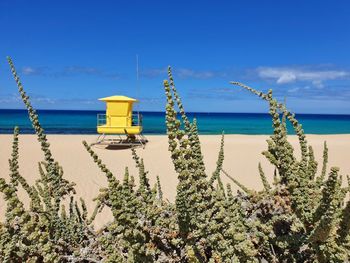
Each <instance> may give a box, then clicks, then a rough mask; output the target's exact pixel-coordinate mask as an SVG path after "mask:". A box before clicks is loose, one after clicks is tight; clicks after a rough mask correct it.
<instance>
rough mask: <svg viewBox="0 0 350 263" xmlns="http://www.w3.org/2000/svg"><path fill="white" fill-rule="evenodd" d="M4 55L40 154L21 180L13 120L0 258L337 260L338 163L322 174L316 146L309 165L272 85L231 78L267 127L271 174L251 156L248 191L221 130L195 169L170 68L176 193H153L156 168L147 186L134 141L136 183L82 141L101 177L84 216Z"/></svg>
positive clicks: (189, 126) (340, 252)
mask: <svg viewBox="0 0 350 263" xmlns="http://www.w3.org/2000/svg"><path fill="white" fill-rule="evenodd" d="M8 60H9V64H10V67H11V70H12V73H13V75H14V78H15V80H16V82H17V86H18V90H19V93H20V95H21V97H22V100H23V102H24V104H25V106H26V107H27V109H28V114H29V118H30V120H31V122H32V124H33V128H34V130H35V132H36V135H37V137H38V141H39V143H40V145H41V149H42V151H43V152H44V156H45V160H43V162H41V163H39V164H38V166H39V175H40V178H39V179H38V180H37V182H36V183H35V184H34V185H29V184H28V183H27V182H26V180H25V178H24V177H23V176H21V174H20V173H19V163H18V157H19V154H18V149H19V148H18V147H19V137H18V134H19V129H18V128H15V129H14V139H13V147H12V148H13V151H12V156H11V159H10V160H9V167H10V180H9V182H6V180H5V179H3V178H0V192H2V193H3V198H4V200H5V202H6V205H7V207H6V211H5V221H4V222H1V223H0V261H1V262H261V261H263V260H265V261H267V262H344V261H348V259H349V257H350V252H349V251H350V236H349V232H350V201H347V200H348V196H347V195H348V192H349V191H350V180H349V178H348V180H349V184H348V186H347V187H342V177H341V176H340V175H339V169H338V168H331V169H330V172H329V173H328V175H327V170H328V169H327V163H328V149H327V145H326V144H325V145H324V153H323V164H322V169H321V172H320V173H318V172H317V167H318V164H317V162H316V161H315V157H314V153H313V150H312V147H311V146H309V145H308V143H307V141H306V137H305V134H304V131H303V129H302V126H301V125H300V124H299V123H298V121H297V120H296V118H295V116H294V114H292V113H291V112H290V111H289V110H287V109H286V107H285V105H283V104H281V103H278V102H277V100H276V99H275V98H274V97H273V96H272V91H269V92H268V93H267V94H264V93H262V92H259V91H256V90H254V89H252V88H250V87H247V86H245V85H243V84H241V83H237V82H233V83H232V84H233V85H236V86H240V87H243V88H244V89H246V90H248V91H250V92H252V93H253V94H256V95H257V96H259V97H261V98H262V99H263V100H266V101H267V102H268V104H269V108H270V114H271V116H272V126H273V129H274V132H273V135H272V136H271V137H270V139H269V140H268V141H267V144H268V148H267V150H266V151H264V152H263V155H264V156H265V157H266V158H267V159H268V161H269V162H270V163H271V164H272V165H273V166H274V167H275V172H274V181H273V182H272V183H270V182H269V181H268V180H267V178H266V176H265V173H264V171H263V168H262V166H261V165H260V164H259V165H258V171H259V174H260V178H261V180H262V183H263V186H264V188H263V190H261V191H256V190H254V189H248V188H247V187H245V186H244V185H242V184H241V183H239V182H238V181H237V180H236V179H235V178H234V177H232V176H231V175H229V174H227V173H226V172H225V170H224V169H223V161H224V136H222V140H221V145H220V150H219V153H218V159H217V166H216V169H215V171H213V173H212V174H208V173H207V172H206V170H205V165H204V162H203V155H202V151H201V145H200V140H199V136H198V129H197V124H196V120H195V119H194V120H193V121H192V122H191V121H190V120H189V119H188V117H187V116H186V113H185V110H184V106H183V105H182V103H181V99H180V97H179V95H178V92H177V90H176V87H175V84H174V80H173V77H172V74H171V69H170V68H169V71H168V80H166V81H164V89H165V95H166V98H167V104H166V127H167V136H168V143H169V151H170V152H171V158H172V162H173V165H174V169H175V171H176V173H177V176H178V181H179V183H178V186H177V195H176V201H175V203H174V204H172V203H170V202H169V201H167V200H165V199H163V192H162V189H161V184H160V180H159V178H158V177H157V182H156V185H155V186H154V187H151V185H150V183H149V180H148V177H147V174H148V172H147V171H146V169H145V165H144V162H143V160H142V159H141V158H140V157H139V156H138V154H137V152H136V150H135V149H132V152H131V154H132V157H133V158H134V160H135V164H136V167H137V168H138V174H139V175H138V182H139V183H138V186H136V184H135V178H134V177H133V176H132V175H130V174H129V171H128V169H127V168H126V169H125V172H124V178H123V180H122V181H119V180H118V179H117V177H116V176H115V175H113V174H112V172H111V171H110V170H109V169H108V168H107V167H106V165H105V164H103V161H102V160H101V159H100V158H99V157H98V156H97V154H96V153H95V152H94V151H93V149H92V148H91V147H90V146H89V145H88V143H86V142H85V141H84V142H83V144H84V147H85V148H86V150H87V152H88V153H89V154H90V155H91V157H92V159H93V161H94V162H95V163H96V164H97V165H98V167H99V168H100V169H101V171H102V172H103V173H104V174H105V176H106V180H107V182H108V186H107V187H106V188H103V189H101V190H100V194H99V196H97V197H96V198H95V201H96V207H95V210H94V212H93V213H92V215H91V216H90V217H89V216H88V213H87V210H86V206H85V202H84V200H82V199H80V202H79V203H78V202H77V201H76V199H77V198H76V195H75V191H74V183H71V182H69V181H67V180H65V179H64V178H63V169H62V167H60V165H59V164H58V163H57V162H56V161H55V160H54V158H53V156H52V154H51V151H50V145H49V143H48V141H47V138H46V135H45V133H44V130H43V128H42V127H41V125H40V123H39V119H38V116H37V114H36V112H35V110H34V109H33V107H32V106H31V104H30V101H29V97H28V96H27V95H26V93H25V91H24V90H23V87H22V84H21V82H20V80H19V77H18V76H17V73H16V70H15V68H14V65H13V63H12V61H11V59H10V58H9V59H8ZM177 110H178V112H177ZM178 113H179V114H180V116H181V119H178V118H177V116H178ZM287 121H289V122H290V123H291V124H292V127H293V129H294V131H295V133H296V134H297V136H298V138H299V145H300V150H301V157H300V158H297V157H296V155H295V154H294V149H293V147H292V145H291V144H290V143H289V142H288V138H287V128H286V127H287V126H286V122H287ZM181 127H183V128H181ZM222 174H223V175H225V176H227V177H228V178H230V179H231V180H232V182H233V183H234V184H236V185H238V186H239V187H240V188H241V190H240V191H238V192H237V194H236V195H234V194H233V192H232V190H231V185H230V184H227V185H226V186H224V184H223V182H222V179H221V175H222ZM19 186H21V188H23V189H24V190H25V191H26V192H27V194H28V196H29V199H30V206H29V208H26V207H25V205H24V204H23V202H22V201H21V200H20V199H19V197H18V194H17V191H18V189H19ZM65 199H68V200H67V201H68V202H67V201H65ZM67 203H68V206H69V208H68V209H66V208H65V204H67ZM105 207H107V208H108V209H110V210H111V211H112V214H113V218H114V219H113V221H112V222H110V223H109V224H108V225H106V226H105V227H103V228H102V229H100V230H99V231H95V230H94V229H93V226H92V225H93V221H94V218H95V217H96V215H97V214H98V213H99V212H101V210H102V209H104V208H105Z"/></svg>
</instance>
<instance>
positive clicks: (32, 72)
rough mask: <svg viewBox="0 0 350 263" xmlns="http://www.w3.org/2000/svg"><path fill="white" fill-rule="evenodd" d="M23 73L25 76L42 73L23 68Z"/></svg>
mask: <svg viewBox="0 0 350 263" xmlns="http://www.w3.org/2000/svg"><path fill="white" fill-rule="evenodd" d="M22 73H23V74H24V75H35V74H39V73H41V70H39V69H37V68H33V67H23V68H22Z"/></svg>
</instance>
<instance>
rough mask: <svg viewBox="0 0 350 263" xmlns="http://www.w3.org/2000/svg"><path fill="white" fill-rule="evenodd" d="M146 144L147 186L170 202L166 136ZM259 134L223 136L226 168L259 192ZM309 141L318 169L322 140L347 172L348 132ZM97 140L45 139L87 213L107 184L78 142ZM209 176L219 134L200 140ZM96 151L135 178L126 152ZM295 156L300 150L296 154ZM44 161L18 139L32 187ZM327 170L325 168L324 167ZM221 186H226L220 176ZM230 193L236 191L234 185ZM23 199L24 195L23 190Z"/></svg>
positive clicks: (1, 164)
mask: <svg viewBox="0 0 350 263" xmlns="http://www.w3.org/2000/svg"><path fill="white" fill-rule="evenodd" d="M147 137H148V139H149V143H148V144H147V146H146V148H145V149H142V148H140V149H138V150H137V152H138V154H139V155H140V156H141V157H143V158H144V161H145V165H146V169H147V170H148V171H149V178H150V182H151V184H152V185H153V184H154V183H155V180H156V176H157V175H159V177H160V181H161V184H162V188H163V192H164V195H165V197H166V198H168V199H169V200H170V201H174V199H175V194H176V185H177V176H176V174H175V172H174V169H173V164H172V162H171V159H170V153H169V152H168V143H167V137H166V136H165V135H163V136H162V135H159V136H147ZM267 138H268V136H262V135H226V136H225V161H224V169H225V170H227V172H229V173H230V174H231V175H232V176H234V177H235V178H236V179H238V180H239V181H240V182H241V183H243V184H245V185H246V186H248V187H251V188H255V189H260V188H261V187H262V185H261V182H260V178H259V175H258V168H257V167H258V162H259V161H261V162H262V164H263V168H264V170H265V173H266V174H267V176H268V177H269V178H270V179H271V178H272V174H273V169H272V166H271V165H269V164H268V163H267V161H266V160H265V159H264V157H263V156H262V155H261V152H262V151H263V150H265V149H266V148H267V145H266V139H267ZM307 138H308V141H309V142H310V143H311V145H312V146H313V147H314V151H315V155H316V159H317V160H318V161H319V163H320V165H319V169H320V168H321V158H322V151H323V142H324V140H326V141H327V143H328V147H329V164H330V165H331V166H338V167H340V168H341V173H342V174H344V175H346V174H350V134H348V135H308V136H307ZM95 139H96V136H90V135H48V140H49V142H50V144H51V150H52V153H53V155H54V158H55V159H56V160H57V161H59V163H60V164H61V165H62V166H63V168H64V172H65V175H64V176H65V178H66V179H68V180H70V181H73V182H75V183H76V184H77V185H76V190H77V196H78V197H83V198H84V199H85V200H86V202H87V205H88V209H89V211H90V212H91V211H92V210H93V208H94V206H95V205H94V203H93V202H92V199H93V198H94V197H96V196H97V195H98V193H99V188H100V187H104V186H106V178H105V176H104V174H103V173H102V172H101V171H100V170H99V168H98V167H97V166H96V164H95V163H94V162H93V161H92V159H91V157H90V155H89V154H88V153H87V151H86V150H85V148H84V147H83V145H82V141H83V140H86V141H87V142H93V141H94V140H95ZM200 139H201V142H202V149H203V154H204V161H205V164H206V169H207V173H208V174H210V175H211V173H212V172H213V171H214V169H215V166H216V160H217V154H218V150H219V145H220V136H218V135H207V136H200ZM290 140H291V142H292V144H293V145H294V147H295V148H296V149H298V142H297V138H296V137H295V136H290ZM11 143H12V135H0V157H1V158H0V177H4V178H6V179H8V173H9V172H8V158H9V157H10V155H11ZM94 150H95V151H96V153H97V154H98V155H99V156H100V158H101V159H102V160H103V161H104V163H105V164H106V165H107V167H108V168H109V169H110V170H111V171H112V172H113V173H114V174H115V176H116V177H117V178H118V179H122V178H123V174H124V169H125V167H126V166H128V167H129V169H130V172H131V174H133V175H134V176H135V177H136V178H137V175H138V173H137V170H136V168H135V163H134V160H133V159H132V157H131V151H130V149H124V150H107V149H100V148H97V147H94ZM298 152H299V151H298ZM41 160H43V153H42V152H41V150H40V145H39V143H38V142H37V140H36V137H35V136H34V135H21V136H20V160H19V164H20V172H21V174H22V175H23V176H24V177H25V178H26V179H27V180H28V182H29V183H30V184H33V183H34V181H35V180H36V179H37V178H38V176H39V175H38V167H37V163H38V162H39V161H41ZM328 168H329V167H328ZM223 181H224V182H229V180H228V179H227V178H225V177H224V176H223ZM234 189H237V188H236V187H235V186H234ZM20 195H21V197H22V198H24V199H26V203H28V197H27V196H26V194H24V193H23V192H21V193H20ZM4 208H5V204H4V201H3V200H2V199H0V219H1V220H2V219H3V215H4ZM111 218H112V217H111V213H110V211H109V210H108V208H105V209H104V211H103V213H102V214H100V215H99V216H98V217H97V219H96V222H95V225H96V227H99V226H101V225H103V224H104V223H106V222H108V221H109V220H111Z"/></svg>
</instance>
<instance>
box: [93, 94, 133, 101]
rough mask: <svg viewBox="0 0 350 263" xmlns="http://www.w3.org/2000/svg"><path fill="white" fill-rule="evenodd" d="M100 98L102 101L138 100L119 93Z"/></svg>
mask: <svg viewBox="0 0 350 263" xmlns="http://www.w3.org/2000/svg"><path fill="white" fill-rule="evenodd" d="M98 100H102V101H134V102H136V101H138V100H136V99H133V98H130V97H126V96H119V95H115V96H110V97H105V98H101V99H98Z"/></svg>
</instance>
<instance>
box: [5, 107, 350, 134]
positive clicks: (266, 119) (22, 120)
mask: <svg viewBox="0 0 350 263" xmlns="http://www.w3.org/2000/svg"><path fill="white" fill-rule="evenodd" d="M37 112H38V114H39V121H40V123H41V125H42V127H43V128H44V130H45V132H46V133H47V134H96V133H97V132H96V124H97V118H96V117H97V114H103V113H104V112H103V111H81V110H38V111H37ZM140 113H141V114H142V116H143V133H144V134H148V135H150V134H166V127H165V113H164V112H140ZM187 115H188V117H189V118H190V119H191V120H192V119H193V118H196V119H197V123H198V129H199V133H200V134H221V133H222V132H224V133H225V134H271V133H272V132H273V130H272V121H271V116H270V115H269V114H265V113H209V112H208V113H203V112H200V113H195V112H192V113H188V114H187ZM296 117H297V119H298V120H299V122H300V123H301V124H302V125H303V129H304V130H305V132H306V133H308V134H350V115H326V114H296ZM15 126H19V128H20V133H22V134H32V133H34V130H33V128H32V126H31V123H30V121H29V118H28V113H27V111H26V110H6V109H0V133H1V134H11V133H13V128H14V127H15ZM288 130H289V132H290V134H293V133H294V132H293V130H292V129H291V126H290V125H289V128H288Z"/></svg>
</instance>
